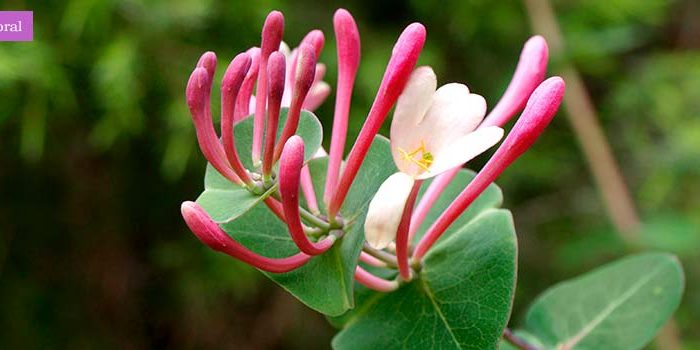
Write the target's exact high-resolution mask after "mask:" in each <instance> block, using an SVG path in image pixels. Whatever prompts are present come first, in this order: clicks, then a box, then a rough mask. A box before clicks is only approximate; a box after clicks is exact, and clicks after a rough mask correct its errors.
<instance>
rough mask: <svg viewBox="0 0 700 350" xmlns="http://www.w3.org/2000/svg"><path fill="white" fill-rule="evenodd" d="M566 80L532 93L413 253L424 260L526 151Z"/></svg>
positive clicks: (558, 99)
mask: <svg viewBox="0 0 700 350" xmlns="http://www.w3.org/2000/svg"><path fill="white" fill-rule="evenodd" d="M564 90H565V84H564V80H562V79H561V78H560V77H552V78H549V79H547V80H545V81H544V82H543V83H542V84H540V86H539V87H537V89H535V91H534V92H533V93H532V96H530V99H529V100H528V102H527V105H526V107H525V110H524V111H523V113H522V115H521V116H520V118H518V121H517V122H516V123H515V126H514V127H513V130H511V132H510V133H509V134H508V136H507V137H506V139H505V141H503V144H501V146H500V147H499V148H498V150H496V153H495V154H494V155H493V157H491V159H490V160H489V161H488V163H486V165H485V166H484V167H483V168H482V169H481V171H479V173H478V174H477V175H476V177H475V178H474V179H473V180H472V181H471V182H470V183H469V185H467V187H466V188H465V189H464V190H463V191H462V192H461V193H460V194H459V196H457V198H456V199H455V200H454V202H453V203H452V204H450V206H449V207H448V208H447V209H446V210H445V212H443V213H442V215H440V217H439V218H438V219H437V220H436V221H435V223H433V225H432V226H431V227H430V228H429V229H428V231H427V232H426V234H425V236H423V238H422V239H421V240H420V242H419V243H418V245H417V246H416V249H415V251H414V253H413V258H414V260H418V261H420V260H421V259H422V258H423V256H424V255H425V253H427V251H428V250H429V249H430V247H432V245H433V244H434V243H435V242H436V241H437V240H438V239H439V238H440V236H441V235H442V234H443V233H444V232H445V230H447V228H448V227H449V226H450V225H451V224H452V223H453V222H454V221H455V220H456V219H457V218H458V217H459V216H460V215H461V214H462V213H463V212H464V211H465V210H466V209H467V208H468V207H469V205H470V204H471V203H472V202H473V201H474V200H475V199H476V198H477V197H478V196H479V195H480V194H481V193H482V192H483V191H484V190H485V189H486V187H488V185H490V184H491V183H492V182H493V181H494V180H496V178H497V177H498V176H499V175H500V174H501V173H502V172H503V171H504V170H505V169H506V168H507V167H508V166H509V165H510V164H511V163H513V161H515V160H516V159H517V158H518V157H519V156H520V155H522V154H523V153H524V152H525V151H526V150H527V149H528V148H530V146H532V144H533V143H534V142H535V140H536V139H537V137H539V135H540V134H541V133H542V131H544V129H545V128H546V127H547V125H549V122H550V121H551V120H552V118H554V115H555V114H556V112H557V110H558V108H559V105H560V104H561V100H562V98H563V97H564Z"/></svg>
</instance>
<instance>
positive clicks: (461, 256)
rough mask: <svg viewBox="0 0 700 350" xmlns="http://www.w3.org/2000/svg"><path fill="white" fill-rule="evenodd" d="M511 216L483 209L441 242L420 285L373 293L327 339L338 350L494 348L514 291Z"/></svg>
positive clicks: (514, 251)
mask: <svg viewBox="0 0 700 350" xmlns="http://www.w3.org/2000/svg"><path fill="white" fill-rule="evenodd" d="M516 246H517V244H516V238H515V229H514V227H513V221H512V218H511V215H510V212H508V211H507V210H502V209H489V210H486V211H485V212H483V213H482V214H481V215H479V216H478V217H477V218H476V219H474V220H472V221H471V222H470V223H469V224H467V225H466V226H464V227H463V228H461V229H460V230H458V231H456V232H455V233H453V234H452V235H451V236H450V237H449V238H447V239H443V240H440V242H438V243H437V244H436V245H435V246H434V247H433V249H432V250H431V251H430V252H428V254H427V255H426V256H425V260H424V267H423V269H422V270H421V272H420V274H419V276H418V278H417V279H416V280H414V281H412V282H410V283H408V284H406V285H403V286H402V287H401V288H400V289H399V290H397V291H396V292H393V293H375V294H373V296H372V297H370V298H369V299H368V300H367V302H365V303H364V305H362V306H361V307H360V308H359V310H357V311H356V312H355V313H354V314H353V316H352V317H350V318H349V319H347V320H346V321H347V323H346V326H345V328H344V329H343V330H342V331H341V332H340V333H338V335H336V337H335V338H334V339H333V347H334V348H336V349H375V350H376V349H382V350H387V349H399V348H413V349H495V348H496V347H497V345H498V341H499V339H500V336H501V334H502V332H503V329H504V328H505V326H506V323H507V321H508V318H509V315H510V309H511V304H512V300H513V293H514V290H515V270H516V255H517V248H516Z"/></svg>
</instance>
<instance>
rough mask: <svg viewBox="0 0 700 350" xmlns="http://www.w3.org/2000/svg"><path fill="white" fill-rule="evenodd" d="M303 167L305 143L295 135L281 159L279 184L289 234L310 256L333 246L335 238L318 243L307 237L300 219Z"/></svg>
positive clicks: (289, 141) (288, 142)
mask: <svg viewBox="0 0 700 350" xmlns="http://www.w3.org/2000/svg"><path fill="white" fill-rule="evenodd" d="M303 166H304V141H303V140H302V139H301V137H299V136H296V135H294V136H292V137H291V138H289V140H287V142H286V144H285V145H284V150H283V151H282V157H281V158H280V174H279V184H280V196H281V197H282V207H283V208H284V217H285V219H286V222H287V227H288V228H289V234H290V235H291V236H292V240H293V241H294V243H295V244H296V245H297V247H299V250H301V251H302V252H304V253H306V254H308V255H318V254H322V253H323V252H325V251H326V250H328V249H329V248H330V247H332V246H333V242H335V236H334V235H329V236H328V237H327V238H325V239H323V240H321V241H319V242H317V243H313V242H311V241H309V238H308V237H306V233H305V232H304V228H303V226H302V224H301V219H300V217H299V178H300V175H301V168H302V167H303Z"/></svg>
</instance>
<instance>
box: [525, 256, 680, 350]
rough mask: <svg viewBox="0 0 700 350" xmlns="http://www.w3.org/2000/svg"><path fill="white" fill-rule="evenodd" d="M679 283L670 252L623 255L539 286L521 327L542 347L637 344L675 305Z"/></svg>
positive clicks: (656, 328) (641, 343)
mask: <svg viewBox="0 0 700 350" xmlns="http://www.w3.org/2000/svg"><path fill="white" fill-rule="evenodd" d="M683 284H684V278H683V271H682V268H681V265H680V263H679V262H678V259H676V258H675V257H674V256H672V255H669V254H661V253H647V254H639V255H635V256H631V257H627V258H624V259H621V260H619V261H617V262H614V263H611V264H608V265H606V266H603V267H601V268H598V269H596V270H594V271H592V272H589V273H587V274H585V275H582V276H580V277H577V278H574V279H572V280H569V281H566V282H562V283H560V284H558V285H556V286H554V287H552V288H550V289H548V290H547V291H545V292H544V293H543V294H542V295H541V296H540V297H538V298H537V299H536V300H535V302H534V303H533V304H532V306H531V307H530V309H529V310H528V312H527V316H526V321H525V331H527V332H528V333H530V334H532V335H534V336H535V337H537V339H539V341H540V342H541V343H542V344H544V345H545V348H547V349H570V350H573V349H576V350H583V349H609V350H617V349H620V350H623V349H625V350H626V349H640V348H642V347H643V346H644V345H645V344H647V343H648V342H649V341H651V339H653V337H654V335H655V334H656V333H657V332H658V331H659V329H660V328H661V326H663V324H664V323H666V321H667V320H668V319H669V318H670V317H671V315H672V314H673V312H674V311H675V310H676V308H677V307H678V304H679V303H680V300H681V294H682V292H683Z"/></svg>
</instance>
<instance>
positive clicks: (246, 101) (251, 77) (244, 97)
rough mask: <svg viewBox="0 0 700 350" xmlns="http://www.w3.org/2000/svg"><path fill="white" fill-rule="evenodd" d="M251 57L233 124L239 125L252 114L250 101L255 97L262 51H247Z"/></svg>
mask: <svg viewBox="0 0 700 350" xmlns="http://www.w3.org/2000/svg"><path fill="white" fill-rule="evenodd" d="M246 53H248V55H250V58H251V63H250V69H249V70H248V74H246V76H245V79H244V80H243V85H241V91H240V92H239V93H238V99H237V101H236V110H235V112H234V114H233V122H234V123H237V122H239V121H241V120H242V119H243V118H245V117H247V116H248V115H250V114H251V110H250V99H251V97H252V96H253V87H255V81H256V80H257V79H258V67H259V66H260V49H259V48H257V47H253V48H250V49H248V51H246Z"/></svg>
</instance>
